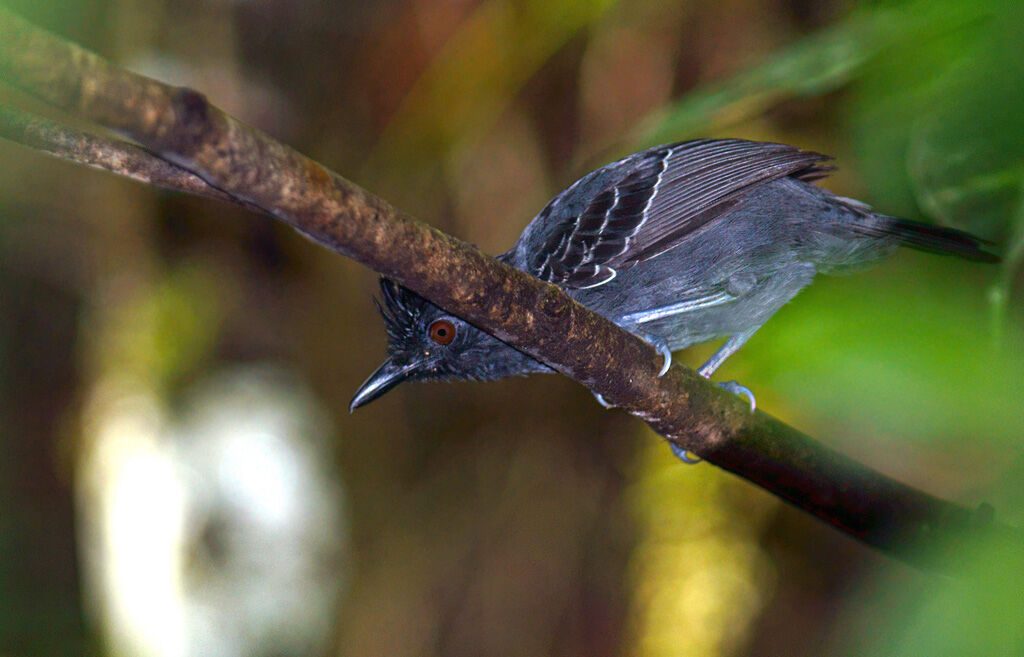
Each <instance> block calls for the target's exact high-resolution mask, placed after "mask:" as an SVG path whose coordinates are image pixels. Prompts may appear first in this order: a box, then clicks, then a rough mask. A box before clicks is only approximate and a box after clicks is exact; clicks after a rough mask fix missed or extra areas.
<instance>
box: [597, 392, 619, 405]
mask: <svg viewBox="0 0 1024 657" xmlns="http://www.w3.org/2000/svg"><path fill="white" fill-rule="evenodd" d="M591 394H592V395H594V399H596V400H597V403H598V404H600V405H601V406H604V407H605V408H615V404H610V403H608V402H607V401H605V398H604V397H602V396H601V393H599V392H594V391H591Z"/></svg>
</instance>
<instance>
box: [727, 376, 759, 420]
mask: <svg viewBox="0 0 1024 657" xmlns="http://www.w3.org/2000/svg"><path fill="white" fill-rule="evenodd" d="M718 387H719V388H721V389H723V390H727V391H729V392H731V393H732V394H734V395H739V396H741V397H746V398H747V399H749V400H750V412H751V413H753V412H754V411H755V410H757V400H756V399H754V393H752V392H751V391H750V388H748V387H747V386H744V385H740V384H739V383H737V382H736V381H723V382H722V383H719V384H718Z"/></svg>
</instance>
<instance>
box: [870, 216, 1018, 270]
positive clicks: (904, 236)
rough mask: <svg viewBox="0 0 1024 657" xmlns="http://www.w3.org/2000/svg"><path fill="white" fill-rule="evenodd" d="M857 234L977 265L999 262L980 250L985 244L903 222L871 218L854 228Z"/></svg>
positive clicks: (957, 233)
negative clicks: (964, 259) (889, 238)
mask: <svg viewBox="0 0 1024 657" xmlns="http://www.w3.org/2000/svg"><path fill="white" fill-rule="evenodd" d="M854 226H855V228H856V230H857V231H858V232H861V233H864V234H866V235H873V236H876V237H883V236H890V235H891V236H893V237H895V238H896V239H898V240H899V241H900V242H901V243H902V244H903V245H904V246H909V247H911V248H915V249H921V250H923V251H931V252H932V253H941V254H951V255H958V256H960V257H961V258H966V259H968V260H976V261H978V262H999V256H997V255H995V254H993V253H989V252H988V251H985V250H983V248H982V246H984V245H990V244H992V243H991V242H989V241H988V240H983V239H981V238H980V237H975V236H973V235H971V234H970V233H965V232H963V231H962V230H956V229H953V228H942V227H941V226H933V225H931V224H922V223H918V222H916V221H907V220H905V219H893V218H892V217H883V216H879V215H874V216H873V217H871V220H869V221H863V222H858V223H856V224H854Z"/></svg>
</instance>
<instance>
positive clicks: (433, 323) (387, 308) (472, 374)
mask: <svg viewBox="0 0 1024 657" xmlns="http://www.w3.org/2000/svg"><path fill="white" fill-rule="evenodd" d="M380 289H381V297H382V301H379V302H376V303H377V308H378V310H380V314H381V315H382V316H383V317H384V326H385V329H386V330H387V333H388V357H387V359H386V360H385V361H384V363H383V364H382V365H381V366H380V367H378V368H377V370H376V371H375V372H374V373H373V374H371V375H370V377H369V378H368V379H366V381H364V382H363V385H361V386H359V390H357V391H356V394H355V396H354V397H353V398H352V403H351V404H350V405H349V411H354V410H355V409H357V408H359V407H360V406H363V405H365V404H368V403H370V402H371V401H373V400H374V399H377V398H378V397H380V396H381V395H383V394H384V393H385V392H387V391H388V390H391V389H392V388H394V387H395V386H397V385H398V384H399V383H402V382H403V381H460V380H475V381H487V380H493V379H499V378H502V377H505V376H512V375H523V374H528V373H530V372H545V371H550V369H549V368H547V367H546V366H545V365H543V364H542V363H540V362H538V361H536V360H534V359H532V358H530V357H529V356H527V355H526V354H523V353H522V352H519V351H517V350H515V349H513V348H512V347H510V346H508V345H507V344H505V343H504V342H501V341H500V340H498V339H497V338H494V337H492V336H491V335H489V334H487V333H485V332H483V331H481V330H480V329H478V328H476V327H474V326H472V325H470V324H468V323H467V322H465V321H463V320H461V319H459V318H458V317H454V316H452V315H451V314H449V313H447V312H446V311H444V310H442V309H441V308H439V307H437V306H435V305H434V304H432V303H430V302H429V301H427V300H426V299H424V298H423V297H421V296H420V295H418V294H416V293H415V292H412V291H411V290H408V289H406V288H404V287H402V286H401V285H399V284H397V283H395V282H394V281H391V280H389V279H386V278H381V279H380Z"/></svg>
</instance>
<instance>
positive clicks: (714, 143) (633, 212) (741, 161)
mask: <svg viewBox="0 0 1024 657" xmlns="http://www.w3.org/2000/svg"><path fill="white" fill-rule="evenodd" d="M827 159H829V158H828V156H825V155H822V154H820V153H814V152H811V151H803V150H800V149H798V148H794V147H792V146H786V145H784V144H773V143H763V142H753V141H745V140H740V139H720V140H711V139H702V140H697V141H688V142H681V143H678V144H670V145H666V146H658V147H655V148H651V149H648V150H646V151H642V152H640V153H636V154H634V155H630V156H629V157H626V158H624V159H622V160H619V161H618V162H613V163H612V164H609V165H607V166H605V167H602V168H600V169H598V170H596V171H594V172H592V173H590V174H588V175H586V176H584V177H583V178H581V179H580V180H578V181H577V182H576V183H574V184H573V185H572V186H571V187H569V188H568V189H566V190H565V191H563V192H562V193H560V194H559V195H558V196H556V197H555V198H553V199H552V200H551V202H550V203H548V205H547V206H546V207H545V208H544V209H543V210H542V211H541V212H540V214H538V215H537V217H536V218H534V220H533V221H532V222H530V225H529V226H527V228H526V230H525V231H524V232H523V234H522V235H521V236H520V237H519V240H518V241H517V242H516V246H515V247H514V248H513V249H512V250H511V251H509V252H508V253H507V254H505V257H506V259H508V260H510V261H512V262H514V263H515V264H517V265H518V266H520V267H521V268H523V269H524V270H526V271H527V272H529V273H530V274H533V275H534V276H537V277H538V278H541V279H543V280H546V281H550V282H552V283H556V284H558V285H560V286H562V287H568V288H587V287H595V286H598V285H601V284H603V283H607V282H608V281H610V280H611V279H612V278H614V277H615V274H616V272H617V271H620V270H623V269H626V268H628V267H631V266H632V265H635V264H636V263H638V262H642V261H644V260H648V259H650V258H653V257H655V256H657V255H659V254H661V253H664V252H665V251H668V250H669V249H671V248H672V247H674V246H676V245H678V244H679V243H680V242H681V241H683V240H684V239H685V238H686V237H687V236H688V235H691V234H693V233H694V232H695V231H697V230H698V229H700V228H701V227H702V226H705V225H707V224H708V223H710V222H712V221H714V220H715V219H717V218H718V217H720V216H722V215H723V214H724V213H725V212H727V211H728V210H730V209H732V208H733V207H735V205H736V204H737V203H739V202H741V201H742V199H743V197H744V195H745V193H746V192H748V191H750V190H751V189H753V188H755V187H757V186H759V185H763V184H765V183H767V182H769V181H772V180H777V179H779V178H784V177H786V176H792V177H795V178H799V179H801V180H815V179H817V178H821V177H823V176H824V175H827V172H828V171H829V170H830V169H829V167H827V166H823V165H822V164H821V162H823V161H824V160H827Z"/></svg>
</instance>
